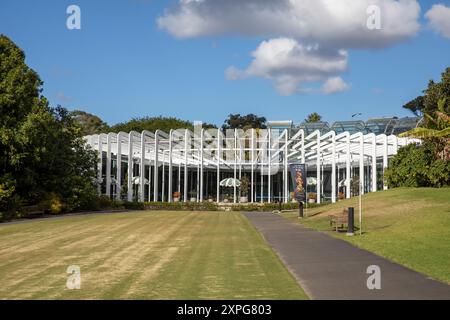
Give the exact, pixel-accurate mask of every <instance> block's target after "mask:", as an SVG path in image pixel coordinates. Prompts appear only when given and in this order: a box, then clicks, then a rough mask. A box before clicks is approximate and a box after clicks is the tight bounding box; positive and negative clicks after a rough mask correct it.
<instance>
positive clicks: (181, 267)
mask: <svg viewBox="0 0 450 320" xmlns="http://www.w3.org/2000/svg"><path fill="white" fill-rule="evenodd" d="M69 265H78V266H80V268H81V281H82V282H81V289H80V290H68V289H66V280H67V276H68V275H67V274H66V269H67V267H68V266H69ZM0 281H1V285H0V299H24V298H26V299H119V298H120V299H128V298H133V299H141V298H142V299H197V298H198V299H307V296H306V295H305V293H304V292H303V290H302V289H301V288H300V287H299V286H298V284H297V282H296V281H295V280H294V278H293V277H292V275H291V274H290V273H289V272H288V271H287V270H286V268H285V267H284V266H283V264H282V263H281V262H280V260H279V259H278V257H277V256H276V255H275V253H274V252H273V251H272V250H271V249H270V247H269V246H268V245H267V244H266V243H265V241H264V239H263V238H262V237H261V236H260V235H259V234H258V233H257V231H256V230H255V229H254V227H253V226H252V225H251V224H250V222H249V221H248V220H247V219H246V218H245V217H244V216H243V215H242V214H240V213H225V212H223V213H219V212H189V213H181V212H137V213H116V214H92V215H83V216H71V217H61V218H56V219H45V220H40V221H31V222H25V223H18V224H5V225H0Z"/></svg>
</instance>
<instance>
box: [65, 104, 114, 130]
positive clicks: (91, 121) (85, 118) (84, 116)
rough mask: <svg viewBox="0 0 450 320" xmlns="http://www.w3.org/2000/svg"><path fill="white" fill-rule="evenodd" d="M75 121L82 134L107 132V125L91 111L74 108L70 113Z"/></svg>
mask: <svg viewBox="0 0 450 320" xmlns="http://www.w3.org/2000/svg"><path fill="white" fill-rule="evenodd" d="M71 116H72V117H73V119H74V120H75V123H76V124H77V125H78V126H79V127H80V129H81V133H82V134H83V135H90V134H98V133H105V132H108V130H109V126H108V124H107V123H106V122H104V121H103V120H102V119H100V118H99V117H98V116H96V115H93V114H91V113H88V112H85V111H82V110H75V111H73V112H72V113H71Z"/></svg>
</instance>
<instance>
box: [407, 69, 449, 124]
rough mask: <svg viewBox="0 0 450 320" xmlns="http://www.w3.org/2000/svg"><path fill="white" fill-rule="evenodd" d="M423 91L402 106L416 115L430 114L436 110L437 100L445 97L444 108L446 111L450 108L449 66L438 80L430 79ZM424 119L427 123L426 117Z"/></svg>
mask: <svg viewBox="0 0 450 320" xmlns="http://www.w3.org/2000/svg"><path fill="white" fill-rule="evenodd" d="M423 93H424V95H423V96H419V97H417V98H415V99H413V100H411V101H410V102H408V103H406V104H405V105H404V106H403V108H405V109H408V110H410V111H411V112H412V113H413V114H414V115H416V116H422V115H423V114H424V113H427V114H428V115H432V114H434V113H435V112H436V111H438V110H437V108H438V105H439V101H440V100H442V99H446V103H445V105H444V110H445V111H446V112H448V111H449V110H450V98H449V97H450V67H449V68H447V69H446V70H445V71H444V72H443V73H442V75H441V81H440V82H437V83H436V82H434V81H433V80H430V81H429V82H428V88H427V89H425V90H424V91H423ZM424 121H425V123H426V124H427V123H428V119H427V118H425V119H424Z"/></svg>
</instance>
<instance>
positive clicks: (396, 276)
mask: <svg viewBox="0 0 450 320" xmlns="http://www.w3.org/2000/svg"><path fill="white" fill-rule="evenodd" d="M245 216H246V217H247V218H248V219H249V220H250V221H251V222H252V223H253V224H254V225H255V227H256V228H257V229H258V231H259V232H260V233H261V234H262V235H263V236H264V238H265V239H266V240H267V242H268V243H269V245H270V246H272V248H273V249H274V250H275V252H277V254H278V255H279V257H280V258H281V259H282V261H283V262H284V263H285V265H286V267H287V268H288V269H289V270H290V271H291V272H292V274H293V275H294V276H295V277H296V278H297V280H298V282H299V283H300V285H301V286H302V288H303V289H304V290H305V291H306V293H307V294H308V295H309V296H310V297H311V298H312V299H358V300H359V299H450V286H449V285H447V284H444V283H441V282H438V281H435V280H432V279H430V278H427V277H426V276H424V275H422V274H420V273H417V272H415V271H412V270H411V269H408V268H406V267H403V266H401V265H398V264H396V263H393V262H390V261H388V260H386V259H384V258H381V257H379V256H377V255H375V254H373V253H370V252H368V251H366V250H363V249H359V248H357V247H355V246H353V245H351V244H350V243H348V242H346V241H344V240H340V239H336V238H333V237H331V236H329V235H326V234H325V233H322V232H318V231H314V230H312V229H308V228H305V227H303V226H301V225H299V224H297V223H294V222H291V221H289V220H287V219H285V218H283V217H281V216H278V215H276V214H272V213H260V212H258V213H246V214H245ZM371 265H377V266H379V267H380V270H381V289H380V290H376V289H374V290H369V289H368V288H367V279H368V277H369V276H370V274H367V267H369V266H371Z"/></svg>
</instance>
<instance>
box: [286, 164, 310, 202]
mask: <svg viewBox="0 0 450 320" xmlns="http://www.w3.org/2000/svg"><path fill="white" fill-rule="evenodd" d="M289 169H290V171H291V177H292V184H293V187H294V198H295V199H296V200H297V201H299V202H305V201H306V165H305V164H301V163H291V164H290V165H289Z"/></svg>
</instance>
